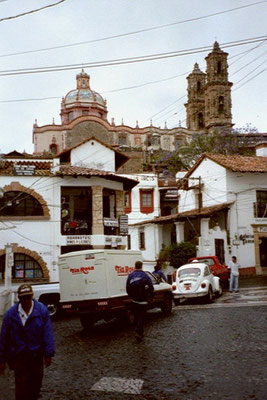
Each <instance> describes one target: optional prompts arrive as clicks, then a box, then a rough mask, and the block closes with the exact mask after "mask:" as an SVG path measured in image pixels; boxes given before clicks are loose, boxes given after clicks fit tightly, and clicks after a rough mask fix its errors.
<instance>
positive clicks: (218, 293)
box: [216, 282, 223, 297]
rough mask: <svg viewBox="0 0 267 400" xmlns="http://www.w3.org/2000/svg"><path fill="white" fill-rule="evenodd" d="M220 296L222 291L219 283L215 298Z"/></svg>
mask: <svg viewBox="0 0 267 400" xmlns="http://www.w3.org/2000/svg"><path fill="white" fill-rule="evenodd" d="M222 294H223V289H222V285H221V283H220V282H219V290H218V292H216V297H221V296H222Z"/></svg>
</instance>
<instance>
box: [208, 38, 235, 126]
mask: <svg viewBox="0 0 267 400" xmlns="http://www.w3.org/2000/svg"><path fill="white" fill-rule="evenodd" d="M227 56H228V53H225V52H224V51H222V50H221V49H220V47H219V44H218V42H215V43H214V45H213V50H212V52H211V53H209V54H208V56H207V57H206V63H207V69H206V77H207V82H206V86H205V91H204V97H205V128H206V129H207V130H208V132H212V131H214V130H215V129H216V128H217V129H220V128H221V127H231V126H232V114H231V108H232V102H231V87H232V85H233V84H232V83H231V82H229V81H228V64H227Z"/></svg>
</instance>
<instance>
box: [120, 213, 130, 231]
mask: <svg viewBox="0 0 267 400" xmlns="http://www.w3.org/2000/svg"><path fill="white" fill-rule="evenodd" d="M119 225H120V234H121V235H128V215H120V216H119Z"/></svg>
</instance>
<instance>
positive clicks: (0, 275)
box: [0, 253, 43, 280]
mask: <svg viewBox="0 0 267 400" xmlns="http://www.w3.org/2000/svg"><path fill="white" fill-rule="evenodd" d="M5 258H6V256H5V254H3V255H2V256H0V279H4V277H5ZM27 278H28V279H34V278H43V270H42V268H41V266H40V265H39V264H38V262H37V261H36V260H35V259H34V258H32V257H30V256H28V255H26V254H23V253H14V265H13V267H12V279H23V280H24V279H27Z"/></svg>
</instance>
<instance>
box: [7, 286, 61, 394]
mask: <svg viewBox="0 0 267 400" xmlns="http://www.w3.org/2000/svg"><path fill="white" fill-rule="evenodd" d="M18 298H19V303H18V304H15V305H14V306H12V307H11V308H10V309H9V310H8V311H7V312H6V313H5V316H4V319H3V324H2V328H1V334H0V374H1V373H3V372H4V369H5V364H6V363H8V365H9V367H10V369H12V370H14V373H15V391H16V400H26V399H27V400H37V399H38V398H39V393H40V389H41V386H42V379H43V369H44V366H45V367H48V366H49V365H50V364H51V358H52V357H53V356H54V353H55V350H54V335H53V330H52V324H51V320H50V316H49V313H48V310H47V308H46V306H45V305H43V304H42V303H39V302H38V301H37V300H35V299H33V290H32V286H31V285H29V284H22V285H20V287H19V288H18Z"/></svg>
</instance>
